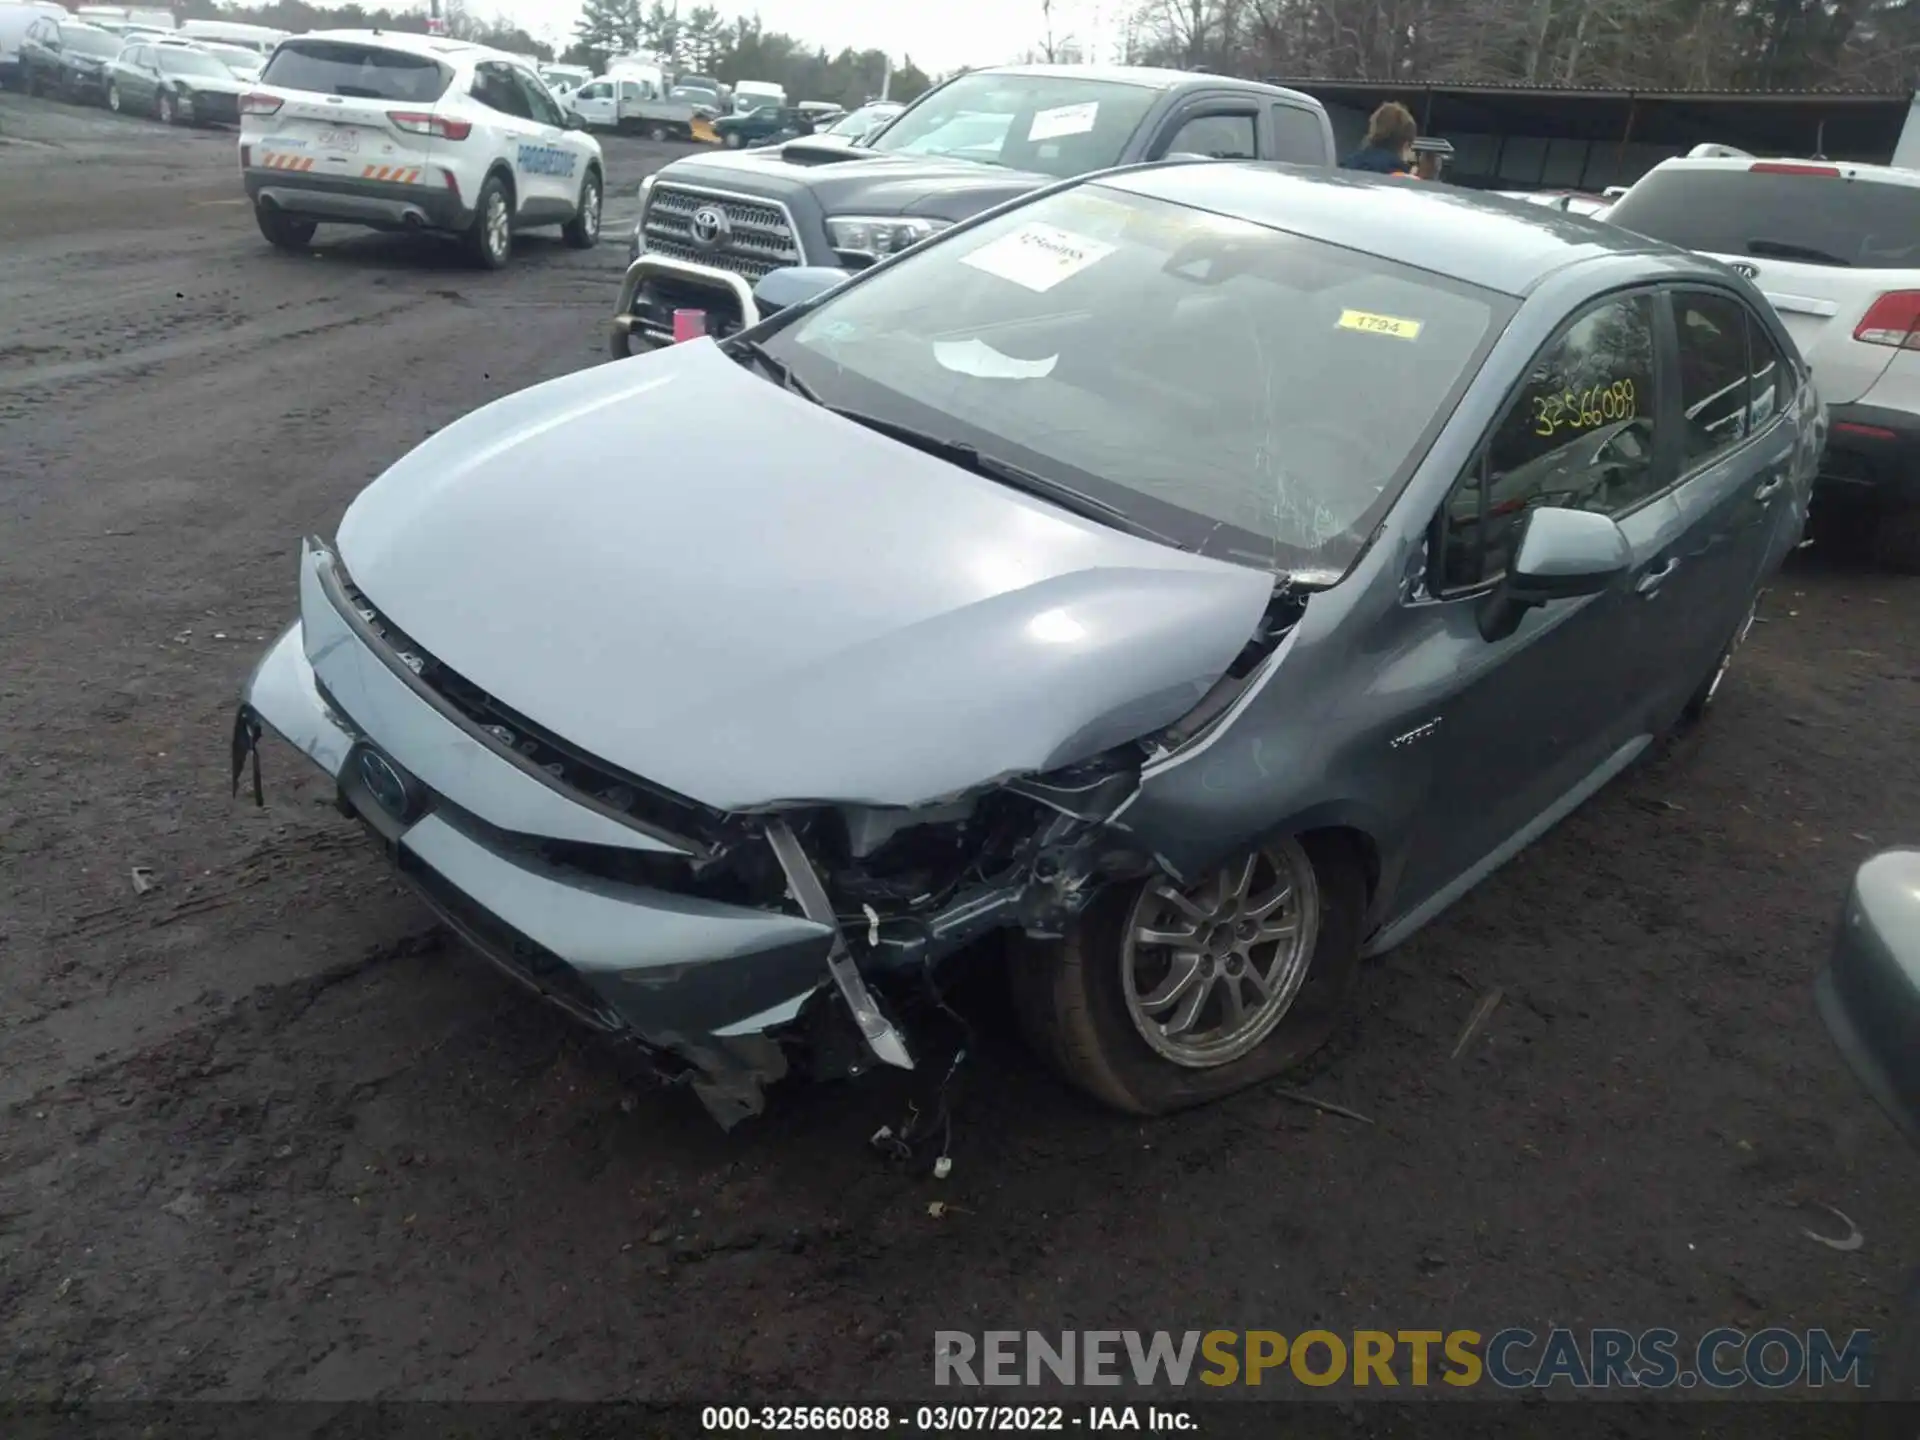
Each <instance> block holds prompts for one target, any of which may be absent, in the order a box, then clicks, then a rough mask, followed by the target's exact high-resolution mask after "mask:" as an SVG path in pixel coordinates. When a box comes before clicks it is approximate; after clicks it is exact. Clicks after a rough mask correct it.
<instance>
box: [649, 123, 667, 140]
mask: <svg viewBox="0 0 1920 1440" xmlns="http://www.w3.org/2000/svg"><path fill="white" fill-rule="evenodd" d="M666 138H667V127H666V126H664V125H662V124H661V123H660V122H659V121H658V120H656V121H654V122H653V124H651V125H649V126H648V127H647V139H649V140H651V141H653V142H654V143H656V144H658V143H659V142H660V141H662V140H665V139H666Z"/></svg>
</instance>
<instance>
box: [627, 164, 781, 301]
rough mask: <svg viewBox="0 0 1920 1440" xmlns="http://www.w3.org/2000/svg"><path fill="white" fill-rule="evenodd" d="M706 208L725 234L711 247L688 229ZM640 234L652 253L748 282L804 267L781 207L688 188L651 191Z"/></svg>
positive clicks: (675, 187)
mask: <svg viewBox="0 0 1920 1440" xmlns="http://www.w3.org/2000/svg"><path fill="white" fill-rule="evenodd" d="M708 205H711V206H713V207H714V208H715V209H717V210H718V211H719V212H720V213H721V214H722V215H724V216H726V218H727V226H726V233H725V234H724V235H723V236H722V237H721V239H720V240H719V242H718V243H717V244H715V245H714V246H712V247H711V248H708V247H707V246H703V245H702V244H700V243H699V242H698V241H697V240H695V238H694V225H693V217H694V214H695V212H697V211H699V210H700V209H702V208H704V207H705V206H708ZM641 233H642V235H644V236H645V237H646V248H647V250H648V251H649V252H650V253H652V254H655V255H664V256H666V257H667V258H669V259H672V260H690V261H692V262H693V263H694V264H696V265H711V266H713V267H714V269H716V270H730V271H732V272H733V273H734V274H736V275H744V276H745V277H746V278H747V279H748V280H750V281H757V280H759V279H760V277H761V276H763V275H765V274H766V273H767V272H768V271H770V270H778V269H780V268H781V267H782V266H783V265H804V264H806V258H805V256H804V255H803V254H802V253H801V250H800V240H799V237H798V236H796V235H795V234H794V233H793V219H792V217H791V216H789V215H788V214H787V211H786V207H785V206H783V205H776V204H772V203H770V202H767V201H763V200H743V199H741V198H739V197H738V196H734V195H716V194H714V193H712V192H711V191H706V190H698V189H695V188H693V187H692V186H688V185H663V184H656V185H655V186H654V187H653V193H652V194H650V195H649V196H648V197H647V213H646V219H645V220H644V221H643V222H642V224H641Z"/></svg>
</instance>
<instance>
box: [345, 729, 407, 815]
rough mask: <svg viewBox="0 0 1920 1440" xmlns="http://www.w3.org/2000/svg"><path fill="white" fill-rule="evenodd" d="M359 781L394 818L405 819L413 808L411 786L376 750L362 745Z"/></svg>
mask: <svg viewBox="0 0 1920 1440" xmlns="http://www.w3.org/2000/svg"><path fill="white" fill-rule="evenodd" d="M358 765H359V770H360V783H361V784H363V785H365V786H366V787H367V793H368V794H369V795H371V796H372V797H373V799H374V803H375V804H377V805H378V806H379V807H380V808H381V809H382V810H384V811H386V812H387V813H388V814H389V815H391V816H393V818H394V819H396V820H406V819H408V818H409V812H410V811H412V809H413V787H412V786H410V785H408V784H407V781H406V778H405V777H404V776H402V775H401V773H400V771H399V770H398V769H397V768H395V766H394V764H393V762H392V761H390V760H388V759H387V757H386V756H384V755H382V754H381V753H380V752H379V751H378V750H375V749H373V748H371V747H369V746H362V747H361V750H360V756H359V762H358Z"/></svg>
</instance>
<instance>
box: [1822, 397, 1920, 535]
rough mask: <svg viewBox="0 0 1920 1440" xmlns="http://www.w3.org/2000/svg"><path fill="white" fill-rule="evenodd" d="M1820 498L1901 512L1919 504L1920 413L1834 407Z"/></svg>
mask: <svg viewBox="0 0 1920 1440" xmlns="http://www.w3.org/2000/svg"><path fill="white" fill-rule="evenodd" d="M1828 414H1829V417H1830V419H1831V428H1830V429H1829V430H1828V432H1827V450H1826V454H1825V456H1824V457H1823V458H1822V460H1821V462H1820V481H1819V489H1818V491H1817V492H1816V493H1817V495H1818V498H1820V499H1821V500H1823V501H1827V502H1831V503H1851V504H1858V505H1869V506H1872V507H1874V508H1876V509H1892V510H1905V509H1909V508H1913V507H1915V506H1920V415H1916V414H1914V413H1913V412H1912V411H1909V410H1893V409H1889V408H1887V407H1886V406H1882V405H1858V404H1856V405H1834V406H1830V407H1829V409H1828Z"/></svg>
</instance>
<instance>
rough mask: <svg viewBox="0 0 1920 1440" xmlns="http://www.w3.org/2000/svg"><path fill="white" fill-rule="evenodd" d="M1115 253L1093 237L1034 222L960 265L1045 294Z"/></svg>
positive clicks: (978, 252) (981, 248)
mask: <svg viewBox="0 0 1920 1440" xmlns="http://www.w3.org/2000/svg"><path fill="white" fill-rule="evenodd" d="M1113 251H1114V247H1113V246H1111V245H1109V244H1107V242H1106V241H1104V240H1095V239H1094V238H1093V237H1092V236H1090V235H1076V234H1074V233H1073V232H1072V231H1071V230H1062V229H1060V228H1059V227H1058V226H1055V225H1042V224H1039V223H1038V222H1031V223H1029V224H1026V225H1022V226H1021V227H1020V228H1019V229H1018V230H1015V231H1014V232H1013V233H1012V234H1010V235H1002V236H1001V237H1000V238H999V239H998V240H992V241H989V242H988V243H987V244H985V245H982V246H981V247H980V248H979V249H978V250H975V251H974V252H973V253H972V254H971V255H963V256H961V257H960V263H961V264H962V265H971V266H972V267H973V268H974V269H976V270H984V271H986V272H987V274H989V275H997V276H999V277H1000V278H1001V279H1002V280H1011V281H1012V282H1013V283H1014V284H1016V285H1024V286H1026V288H1027V289H1029V290H1033V291H1037V292H1041V293H1044V292H1046V291H1048V290H1051V289H1052V288H1053V287H1054V286H1056V285H1058V284H1059V283H1060V282H1061V281H1062V280H1069V279H1071V278H1072V277H1073V276H1075V275H1078V274H1079V273H1080V272H1081V271H1082V270H1085V269H1087V268H1088V267H1089V266H1093V265H1098V264H1099V263H1100V262H1101V261H1102V260H1104V259H1106V258H1107V256H1109V255H1111V254H1113Z"/></svg>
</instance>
